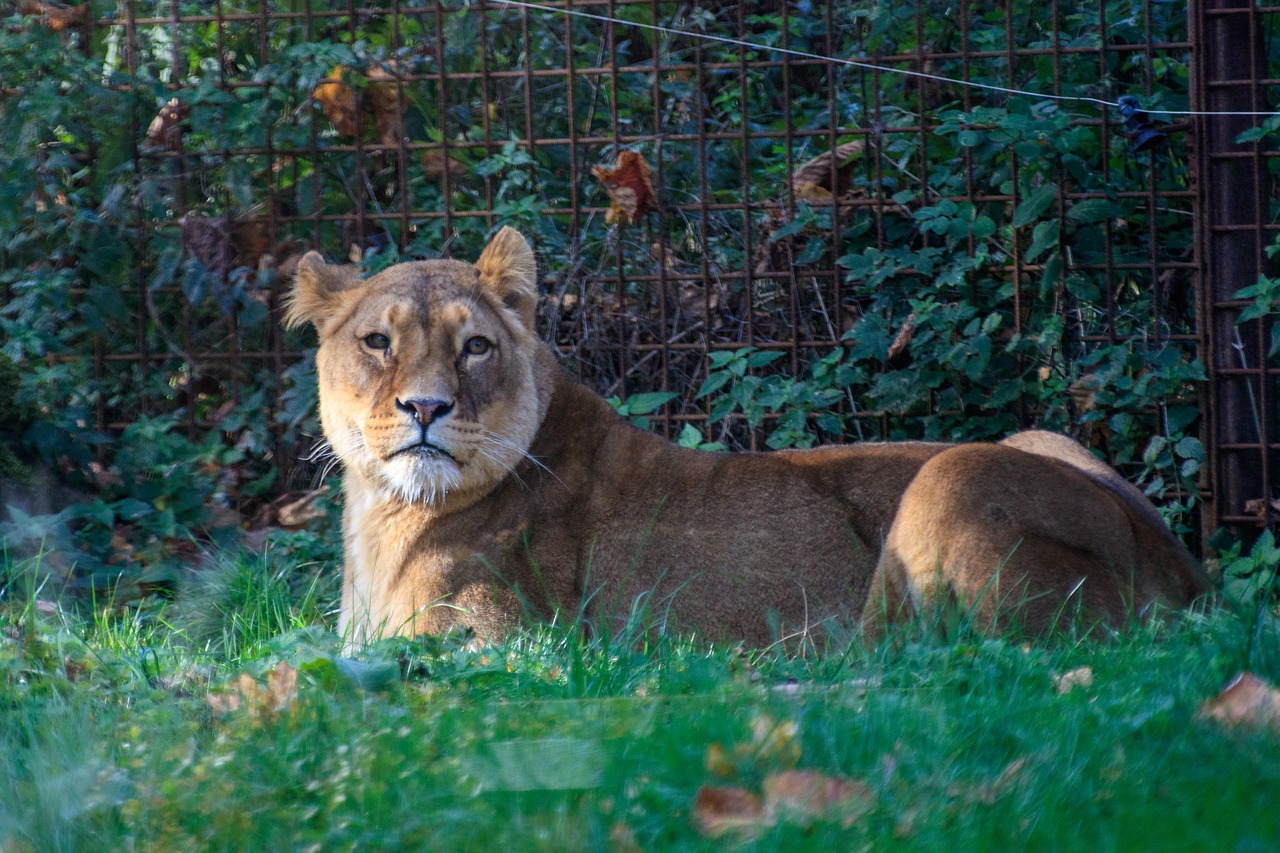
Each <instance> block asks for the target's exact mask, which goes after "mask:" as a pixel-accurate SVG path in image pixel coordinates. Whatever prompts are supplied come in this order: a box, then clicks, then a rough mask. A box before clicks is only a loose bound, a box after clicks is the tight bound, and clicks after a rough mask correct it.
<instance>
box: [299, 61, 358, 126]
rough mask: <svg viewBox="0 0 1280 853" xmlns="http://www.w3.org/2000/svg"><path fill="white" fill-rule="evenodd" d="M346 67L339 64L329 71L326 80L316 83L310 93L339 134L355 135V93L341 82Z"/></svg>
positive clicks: (346, 69) (356, 123) (356, 124)
mask: <svg viewBox="0 0 1280 853" xmlns="http://www.w3.org/2000/svg"><path fill="white" fill-rule="evenodd" d="M348 70H349V69H348V68H347V67H346V66H344V65H339V66H337V67H336V68H334V69H333V70H332V71H330V72H329V77H328V78H327V79H326V80H323V81H321V82H320V83H318V84H316V88H315V90H314V91H313V92H312V93H311V94H312V96H313V97H314V98H315V99H316V101H317V103H319V104H320V107H321V109H323V110H324V114H325V116H326V117H327V118H328V119H329V123H330V124H332V125H333V126H334V128H335V129H336V130H337V131H338V133H339V134H340V135H341V136H355V135H356V132H357V128H358V127H359V124H358V122H357V117H356V93H355V92H353V91H351V87H350V86H348V85H347V84H346V83H344V82H343V80H342V78H343V75H344V74H345V73H347V72H348Z"/></svg>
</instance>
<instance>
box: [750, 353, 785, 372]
mask: <svg viewBox="0 0 1280 853" xmlns="http://www.w3.org/2000/svg"><path fill="white" fill-rule="evenodd" d="M784 355H786V353H785V352H783V351H782V350H776V349H775V350H766V351H765V352H753V353H752V354H751V355H749V356H748V357H747V367H751V368H756V367H764V366H765V365H768V364H773V363H774V362H775V361H777V360H778V359H780V358H782V357H783V356H784Z"/></svg>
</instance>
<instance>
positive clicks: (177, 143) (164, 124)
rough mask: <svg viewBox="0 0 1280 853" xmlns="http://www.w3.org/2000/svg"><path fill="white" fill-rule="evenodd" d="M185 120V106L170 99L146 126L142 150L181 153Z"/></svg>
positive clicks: (178, 101)
mask: <svg viewBox="0 0 1280 853" xmlns="http://www.w3.org/2000/svg"><path fill="white" fill-rule="evenodd" d="M186 120H187V107H186V104H184V103H182V101H180V100H178V99H177V98H170V99H169V101H168V103H166V104H165V105H164V106H163V107H161V108H160V112H158V113H156V117H155V118H153V119H152V120H151V124H149V125H148V126H147V136H146V139H145V140H144V141H143V148H144V149H146V150H151V151H181V150H182V135H183V132H184V128H183V124H184V123H185V122H186Z"/></svg>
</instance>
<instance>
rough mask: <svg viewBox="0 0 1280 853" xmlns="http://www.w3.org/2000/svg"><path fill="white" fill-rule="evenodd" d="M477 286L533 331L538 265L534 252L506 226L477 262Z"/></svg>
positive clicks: (517, 233)
mask: <svg viewBox="0 0 1280 853" xmlns="http://www.w3.org/2000/svg"><path fill="white" fill-rule="evenodd" d="M476 269H477V270H479V271H480V283H481V284H483V285H484V286H485V287H487V288H489V289H490V290H492V291H493V292H494V293H495V294H497V296H498V298H499V299H501V300H502V303H503V304H504V305H506V306H507V307H508V308H511V309H513V310H514V311H515V312H516V313H517V314H519V315H520V321H521V322H522V323H524V325H525V328H526V329H529V330H530V331H533V327H534V311H535V310H536V309H537V307H538V264H537V262H536V261H534V259H533V249H531V248H529V243H528V241H527V240H525V239H524V237H523V236H521V234H520V232H519V231H517V230H516V229H514V228H511V227H509V226H506V227H503V229H502V230H501V231H499V232H498V233H497V234H495V235H494V236H493V239H492V240H490V241H489V245H487V246H485V247H484V251H483V252H481V253H480V258H479V259H478V260H477V261H476Z"/></svg>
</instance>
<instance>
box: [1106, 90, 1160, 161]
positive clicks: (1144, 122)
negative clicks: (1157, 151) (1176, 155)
mask: <svg viewBox="0 0 1280 853" xmlns="http://www.w3.org/2000/svg"><path fill="white" fill-rule="evenodd" d="M1116 106H1117V107H1119V109H1120V115H1122V116H1123V117H1124V127H1125V136H1126V137H1127V138H1128V140H1129V150H1130V151H1131V152H1133V153H1134V154H1137V153H1138V152H1139V151H1150V150H1151V149H1152V148H1155V147H1156V146H1157V145H1159V144H1160V143H1162V142H1164V140H1165V138H1166V134H1165V132H1164V131H1162V130H1160V129H1158V128H1157V127H1156V124H1155V122H1153V121H1152V120H1151V116H1149V115H1147V114H1146V113H1145V112H1143V111H1142V107H1141V106H1140V105H1139V104H1138V99H1137V98H1135V97H1134V96H1133V95H1121V96H1120V97H1119V98H1117V99H1116Z"/></svg>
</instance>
